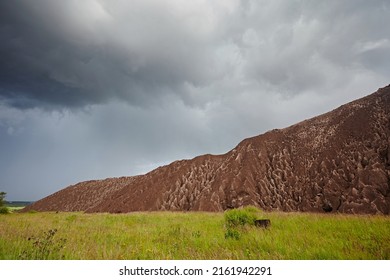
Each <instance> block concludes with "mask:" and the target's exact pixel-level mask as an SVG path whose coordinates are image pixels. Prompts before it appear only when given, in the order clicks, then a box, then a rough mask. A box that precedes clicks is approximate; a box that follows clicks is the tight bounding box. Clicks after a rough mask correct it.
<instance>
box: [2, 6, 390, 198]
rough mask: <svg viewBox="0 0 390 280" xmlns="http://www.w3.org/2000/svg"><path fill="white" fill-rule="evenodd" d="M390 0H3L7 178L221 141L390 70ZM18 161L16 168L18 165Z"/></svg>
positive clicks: (307, 111)
mask: <svg viewBox="0 0 390 280" xmlns="http://www.w3.org/2000/svg"><path fill="white" fill-rule="evenodd" d="M389 12H390V3H389V1H386V0H373V1H363V0H350V1H336V0H329V1H322V2H319V1H301V0H291V1H290V0H288V1H287V0H285V1H284V0H273V1H268V0H253V1H252V0H247V1H244V0H242V1H240V0H221V1H209V0H196V1H183V0H161V1H160V0H159V1H145V0H134V1H127V0H115V1H114V0H83V1H53V0H34V1H28V0H13V1H5V0H0V191H6V192H7V193H9V198H10V199H38V198H41V197H43V196H45V195H48V194H50V193H52V192H54V191H56V190H58V189H60V188H62V187H65V186H67V185H69V184H72V183H76V182H78V181H80V180H88V179H97V178H104V177H111V176H122V175H134V174H139V173H144V172H147V171H149V170H151V169H152V168H154V167H156V166H159V165H162V164H167V163H169V162H171V161H173V160H176V159H183V158H191V157H193V156H196V155H199V154H204V153H224V152H227V151H228V150H230V149H232V148H233V147H234V146H235V145H236V144H237V143H238V142H240V141H241V140H242V139H244V138H246V137H249V136H253V135H258V134H260V133H262V132H265V131H267V130H269V129H273V128H283V127H285V126H288V125H291V124H293V123H295V122H297V121H300V120H303V119H305V118H309V117H312V116H315V115H318V114H320V113H324V112H326V111H328V110H330V109H333V108H335V107H336V106H339V105H341V104H343V103H346V102H348V101H351V100H353V99H356V98H359V97H362V96H363V95H366V94H368V93H371V92H373V91H375V90H376V89H377V88H379V87H382V86H385V85H387V84H388V83H389V77H390V57H389V54H390V34H389V33H390V31H389V29H388V28H387V27H388V26H390V17H389V16H388V15H389ZM21 174H22V175H21Z"/></svg>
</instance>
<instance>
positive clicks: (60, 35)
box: [0, 0, 215, 107]
mask: <svg viewBox="0 0 390 280" xmlns="http://www.w3.org/2000/svg"><path fill="white" fill-rule="evenodd" d="M166 4H168V5H163V4H161V3H158V2H155V3H153V4H152V3H150V2H148V1H132V2H131V3H130V2H128V1H116V2H115V4H113V3H112V2H111V1H83V2H73V1H48V0H37V1H2V2H1V6H0V10H1V15H0V26H1V29H0V30H1V31H0V38H1V45H0V57H1V66H0V67H1V68H0V74H1V80H0V83H1V84H0V86H1V91H0V94H1V96H2V97H3V98H4V99H5V100H6V101H7V103H9V104H11V105H13V106H17V107H34V106H39V105H40V104H39V103H42V106H46V105H47V106H49V105H53V106H65V107H73V106H84V105H86V104H95V103H102V102H106V101H107V100H109V99H113V98H119V99H124V100H127V101H129V102H131V103H134V104H143V103H144V102H148V101H150V100H151V99H154V98H159V96H160V95H164V94H172V93H175V92H176V91H177V90H178V88H180V87H181V86H182V85H183V83H190V84H193V85H196V86H201V85H203V84H205V83H208V82H209V81H211V80H212V79H213V78H214V76H215V73H213V61H212V57H211V54H210V53H209V52H208V47H207V46H206V47H205V45H207V41H208V40H210V39H211V37H212V36H213V34H211V33H212V32H211V33H210V32H209V31H208V30H207V27H205V29H206V30H201V29H202V26H197V22H196V21H198V20H200V18H197V19H195V20H196V21H195V22H193V25H191V24H190V23H189V22H186V19H185V18H184V19H182V18H181V17H182V16H181V14H180V11H176V12H175V11H174V10H172V7H170V5H169V4H170V3H169V2H168V3H166ZM171 4H175V3H171ZM184 12H185V11H184ZM209 50H210V49H209ZM205 65H207V67H205ZM37 103H38V104H37Z"/></svg>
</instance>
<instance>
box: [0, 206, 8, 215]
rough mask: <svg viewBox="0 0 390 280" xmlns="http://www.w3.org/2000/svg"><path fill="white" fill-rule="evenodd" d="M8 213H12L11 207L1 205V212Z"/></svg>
mask: <svg viewBox="0 0 390 280" xmlns="http://www.w3.org/2000/svg"><path fill="white" fill-rule="evenodd" d="M8 213H10V212H9V209H8V208H7V207H5V206H3V207H0V214H8Z"/></svg>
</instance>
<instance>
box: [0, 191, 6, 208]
mask: <svg viewBox="0 0 390 280" xmlns="http://www.w3.org/2000/svg"><path fill="white" fill-rule="evenodd" d="M5 196H6V193H5V192H0V207H3V206H4V203H5V200H4V199H5Z"/></svg>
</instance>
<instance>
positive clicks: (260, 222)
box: [255, 219, 271, 228]
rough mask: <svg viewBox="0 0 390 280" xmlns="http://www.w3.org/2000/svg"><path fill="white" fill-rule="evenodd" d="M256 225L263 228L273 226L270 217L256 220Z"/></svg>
mask: <svg viewBox="0 0 390 280" xmlns="http://www.w3.org/2000/svg"><path fill="white" fill-rule="evenodd" d="M255 226H257V227H261V228H268V227H270V226H271V220H269V219H261V220H256V221H255Z"/></svg>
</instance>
